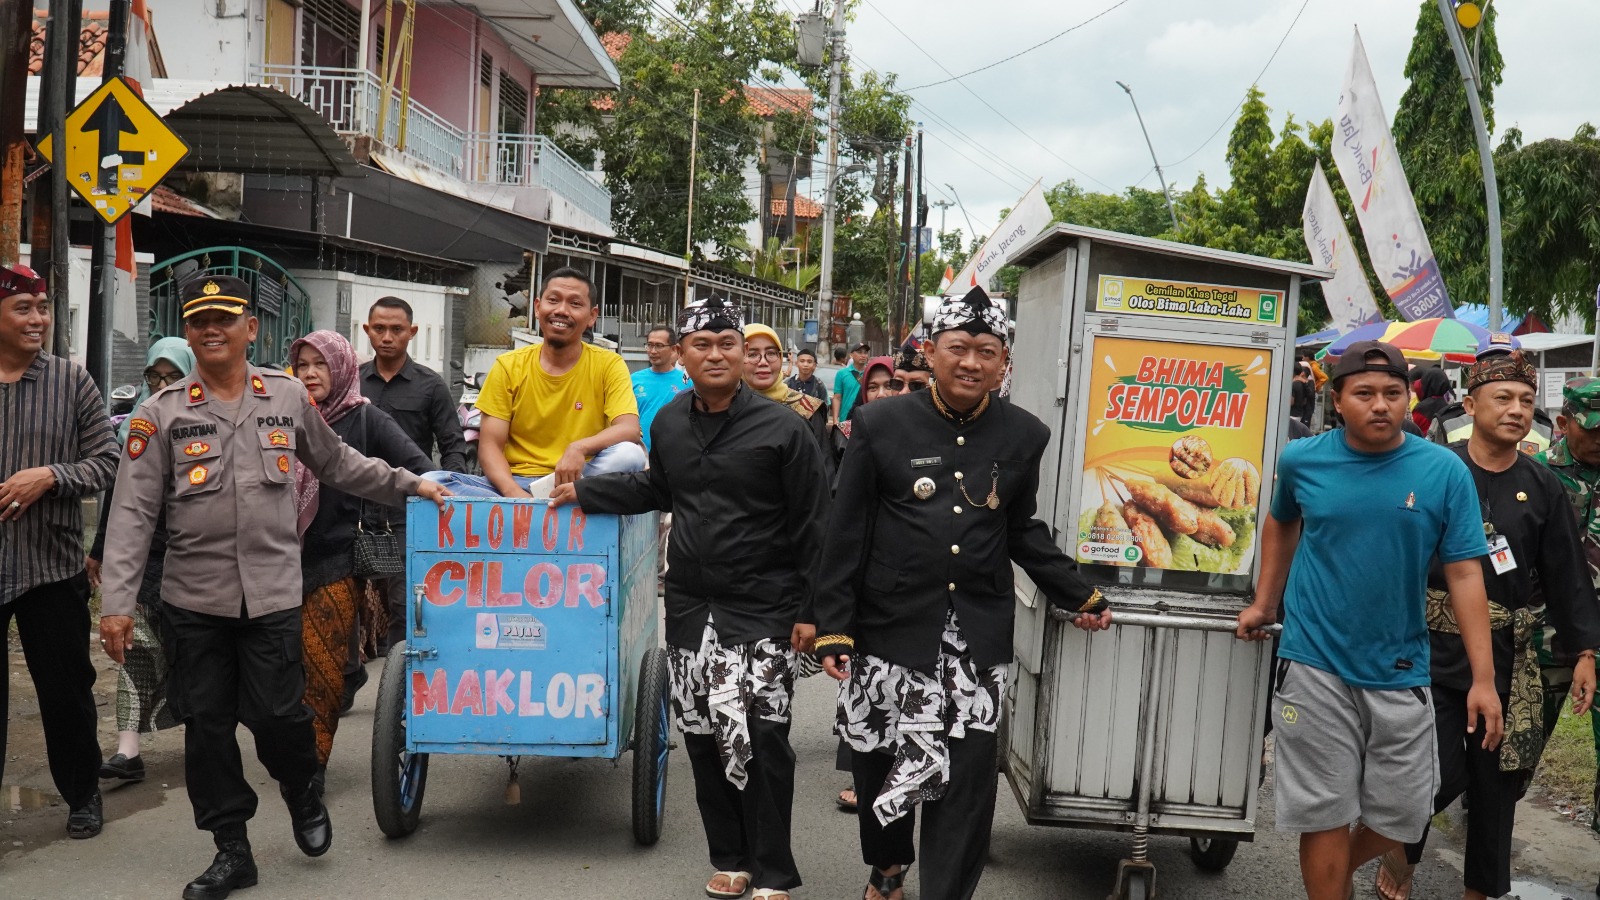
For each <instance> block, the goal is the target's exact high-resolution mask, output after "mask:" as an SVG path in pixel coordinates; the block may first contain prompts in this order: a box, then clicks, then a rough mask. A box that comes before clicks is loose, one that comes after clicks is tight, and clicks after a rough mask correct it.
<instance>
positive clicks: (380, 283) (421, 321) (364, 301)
mask: <svg viewBox="0 0 1600 900" xmlns="http://www.w3.org/2000/svg"><path fill="white" fill-rule="evenodd" d="M292 274H293V275H294V277H295V278H296V279H298V280H299V282H300V284H301V285H302V286H303V287H304V288H305V289H306V293H307V294H308V295H309V296H310V297H311V324H312V328H313V329H327V330H330V331H337V330H339V321H340V319H341V318H342V317H343V316H342V315H341V310H340V309H339V285H340V284H341V283H342V284H346V285H348V286H349V296H350V308H349V309H348V310H347V311H344V314H345V315H348V317H349V319H348V321H349V323H350V327H349V328H347V329H345V330H344V336H345V337H347V338H349V339H350V344H351V346H353V347H355V349H356V356H357V357H358V358H359V359H361V360H363V361H365V360H369V359H371V358H372V344H371V342H369V341H368V340H367V335H366V332H364V331H362V330H361V324H362V323H363V322H365V321H366V320H367V312H368V311H369V310H370V309H371V308H372V303H373V301H374V300H377V299H378V298H379V297H390V296H393V297H399V298H400V299H402V300H404V301H406V302H407V303H409V304H411V311H412V320H411V321H412V323H413V324H415V325H416V326H417V336H416V337H415V338H413V339H412V341H411V347H410V351H411V358H412V359H415V360H416V361H417V362H419V363H421V364H423V365H425V366H427V367H428V368H430V369H433V370H434V371H436V372H438V373H439V374H441V375H446V367H447V366H448V365H449V356H450V344H449V335H448V332H447V331H446V327H445V326H446V323H447V322H448V321H449V318H450V306H451V304H452V303H454V302H456V298H458V297H464V296H466V294H467V290H466V288H458V287H440V286H439V285H432V284H415V283H412V282H409V281H391V280H390V279H387V278H369V277H366V276H362V275H352V274H350V273H348V272H311V271H305V270H298V271H294V272H293V273H292ZM447 380H448V376H447Z"/></svg>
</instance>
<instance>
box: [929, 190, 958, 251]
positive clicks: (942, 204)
mask: <svg viewBox="0 0 1600 900" xmlns="http://www.w3.org/2000/svg"><path fill="white" fill-rule="evenodd" d="M933 205H934V206H937V207H939V243H941V244H942V243H944V211H945V210H947V209H949V208H950V207H952V206H955V204H954V203H953V202H951V201H949V200H935V201H933Z"/></svg>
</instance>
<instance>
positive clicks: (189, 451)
mask: <svg viewBox="0 0 1600 900" xmlns="http://www.w3.org/2000/svg"><path fill="white" fill-rule="evenodd" d="M210 449H211V445H210V444H208V443H206V442H205V441H190V442H189V443H188V445H187V446H185V447H184V448H183V455H184V456H199V455H200V454H202V453H204V452H206V451H207V450H210Z"/></svg>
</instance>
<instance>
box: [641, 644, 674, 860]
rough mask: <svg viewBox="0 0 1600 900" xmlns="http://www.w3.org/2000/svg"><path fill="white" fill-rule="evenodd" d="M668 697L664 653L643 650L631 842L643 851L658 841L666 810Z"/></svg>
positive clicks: (669, 746)
mask: <svg viewBox="0 0 1600 900" xmlns="http://www.w3.org/2000/svg"><path fill="white" fill-rule="evenodd" d="M668 697H669V691H668V688H667V651H665V650H661V649H654V650H646V651H645V653H644V657H643V658H642V659H640V660H639V700H638V703H637V704H636V705H635V706H634V708H633V709H634V712H633V839H634V840H636V841H638V842H639V843H640V844H642V845H644V846H646V847H649V846H651V845H653V844H655V842H656V841H659V840H661V822H662V819H663V818H664V817H665V815H666V810H667V755H668V752H669V751H670V750H671V749H672V745H671V743H670V738H671V736H672V735H671V732H669V731H668V727H669V718H670V716H669V704H668Z"/></svg>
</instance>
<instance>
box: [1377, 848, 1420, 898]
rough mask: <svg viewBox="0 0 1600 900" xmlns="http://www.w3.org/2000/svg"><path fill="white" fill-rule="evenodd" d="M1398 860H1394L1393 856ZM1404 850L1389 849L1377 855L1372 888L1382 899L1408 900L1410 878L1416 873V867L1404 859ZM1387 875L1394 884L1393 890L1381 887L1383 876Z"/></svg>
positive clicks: (1409, 895) (1409, 896)
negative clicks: (1375, 873) (1389, 890)
mask: <svg viewBox="0 0 1600 900" xmlns="http://www.w3.org/2000/svg"><path fill="white" fill-rule="evenodd" d="M1396 856H1398V857H1399V860H1400V861H1399V862H1395V857H1396ZM1405 859H1406V858H1405V851H1404V850H1390V851H1389V852H1387V853H1385V854H1383V855H1382V856H1380V857H1378V874H1377V876H1375V877H1374V879H1373V884H1372V889H1373V891H1375V892H1376V893H1377V895H1378V896H1379V897H1382V898H1384V900H1410V898H1411V879H1412V877H1413V876H1414V875H1415V874H1416V871H1417V867H1416V866H1413V865H1410V864H1408V863H1407V862H1406V861H1405ZM1385 875H1387V876H1389V881H1390V882H1391V883H1392V884H1394V886H1395V887H1394V890H1393V892H1392V893H1391V892H1388V891H1385V890H1384V889H1383V877H1384V876H1385Z"/></svg>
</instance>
